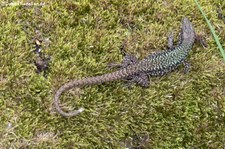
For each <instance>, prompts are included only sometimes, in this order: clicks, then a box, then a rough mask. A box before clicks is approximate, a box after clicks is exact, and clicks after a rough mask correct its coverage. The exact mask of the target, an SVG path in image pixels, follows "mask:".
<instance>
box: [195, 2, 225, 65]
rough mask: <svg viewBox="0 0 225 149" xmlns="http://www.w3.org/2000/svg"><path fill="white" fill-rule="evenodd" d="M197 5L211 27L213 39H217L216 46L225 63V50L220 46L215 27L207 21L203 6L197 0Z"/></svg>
mask: <svg viewBox="0 0 225 149" xmlns="http://www.w3.org/2000/svg"><path fill="white" fill-rule="evenodd" d="M195 3H196V5H197V6H198V9H199V10H200V11H201V13H202V15H203V16H204V18H205V20H206V22H207V24H208V26H209V29H210V31H211V33H212V35H213V37H214V39H215V41H216V44H217V46H218V48H219V49H220V52H221V54H222V56H223V59H224V61H225V52H224V50H223V47H222V45H221V44H220V41H219V38H218V36H217V35H216V33H215V30H214V29H213V26H212V25H211V23H210V21H209V20H208V19H207V17H206V15H205V13H204V12H203V10H202V8H201V6H200V5H199V3H198V1H197V0H195Z"/></svg>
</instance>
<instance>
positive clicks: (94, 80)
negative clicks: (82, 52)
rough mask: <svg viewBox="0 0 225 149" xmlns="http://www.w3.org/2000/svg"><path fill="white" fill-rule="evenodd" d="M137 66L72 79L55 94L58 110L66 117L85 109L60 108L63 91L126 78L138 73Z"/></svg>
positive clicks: (55, 103)
mask: <svg viewBox="0 0 225 149" xmlns="http://www.w3.org/2000/svg"><path fill="white" fill-rule="evenodd" d="M136 68H137V67H135V66H134V65H132V66H128V67H126V68H123V69H120V70H118V71H115V72H112V73H107V74H104V75H100V76H94V77H89V78H83V79H78V80H73V81H70V82H68V83H66V84H64V85H62V86H61V87H60V88H59V89H58V90H57V91H56V93H55V96H54V105H55V107H56V110H57V111H58V112H59V113H60V114H61V115H62V116H66V117H71V116H76V115H78V114H79V113H81V112H82V111H84V109H83V108H80V109H78V110H75V111H70V112H65V111H63V110H62V109H61V108H60V106H59V105H60V101H59V98H60V96H61V94H62V93H63V92H65V91H67V90H70V89H72V88H74V87H83V86H87V85H95V84H101V83H103V82H110V81H115V80H119V79H122V78H125V77H127V76H130V75H132V74H134V73H136V71H137V69H136Z"/></svg>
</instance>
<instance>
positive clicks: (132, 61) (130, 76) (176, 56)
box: [54, 17, 195, 117]
mask: <svg viewBox="0 0 225 149" xmlns="http://www.w3.org/2000/svg"><path fill="white" fill-rule="evenodd" d="M194 41H195V31H194V28H193V26H192V23H191V22H190V21H189V19H188V18H186V17H185V18H183V20H182V26H181V32H180V41H179V43H178V45H177V46H173V44H172V42H173V39H172V36H170V38H169V41H168V42H169V49H168V50H165V51H161V52H158V53H154V54H151V55H149V56H147V57H146V58H144V59H143V60H141V61H138V59H137V58H136V57H135V56H133V55H130V54H125V58H124V60H123V62H122V64H117V65H112V67H117V68H119V69H118V70H117V71H114V72H112V73H107V74H103V75H99V76H94V77H88V78H83V79H77V80H73V81H70V82H68V83H66V84H64V85H62V86H61V87H60V88H59V89H58V90H57V91H56V93H55V96H54V105H55V107H56V110H57V111H58V112H59V113H60V114H61V115H62V116H66V117H70V116H76V115H78V114H79V113H81V112H82V111H83V110H84V109H83V108H80V109H78V110H76V111H71V112H65V111H63V110H62V109H61V107H60V102H59V98H60V96H61V94H62V93H63V92H65V91H67V90H69V89H71V88H74V87H84V86H87V85H95V84H101V83H104V82H110V81H115V80H121V79H125V80H128V81H130V82H132V83H137V84H139V85H141V86H143V87H148V86H149V77H157V76H163V75H165V74H167V73H169V72H171V71H173V70H174V69H176V68H177V67H178V66H179V65H181V64H183V65H184V66H185V69H184V71H185V72H187V71H188V70H189V64H188V63H187V61H186V58H187V56H188V54H189V52H190V50H191V49H192V46H193V44H194Z"/></svg>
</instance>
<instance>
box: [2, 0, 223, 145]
mask: <svg viewBox="0 0 225 149" xmlns="http://www.w3.org/2000/svg"><path fill="white" fill-rule="evenodd" d="M41 2H45V5H44V6H42V7H40V6H29V7H26V6H1V4H0V7H1V10H0V19H1V22H0V24H1V25H0V34H1V36H0V55H1V59H0V91H1V92H0V95H1V96H0V107H1V108H0V113H1V117H0V137H1V138H2V139H1V140H0V148H125V146H126V147H130V148H131V147H137V146H139V147H143V148H191V147H192V148H223V147H224V145H225V144H224V142H225V140H224V137H225V126H224V119H225V110H224V109H225V108H224V107H225V98H224V97H225V77H224V72H225V64H224V62H223V61H222V57H221V55H220V54H219V51H218V50H217V47H216V44H215V42H214V40H213V38H212V37H211V34H210V32H209V29H208V27H207V24H206V23H205V22H204V19H203V17H202V16H201V14H200V12H199V11H198V9H197V7H196V6H195V4H194V2H193V1H191V0H184V1H182V2H181V1H170V0H167V1H157V2H156V1H153V0H149V1H144V0H141V1H134V0H129V1H118V0H115V1H107V0H99V1H93V0H86V1H76V2H74V1H67V2H63V1H61V2H59V1H56V2H54V3H53V2H49V1H41ZM201 5H202V7H203V9H204V11H205V12H206V14H207V15H208V17H209V19H210V20H211V21H212V23H213V24H214V25H215V29H216V32H217V34H218V35H220V38H221V41H224V37H225V36H224V35H225V32H224V31H225V28H224V22H223V20H220V19H218V18H217V8H218V7H221V8H224V7H225V6H224V2H223V1H218V2H215V1H212V0H210V1H202V2H201ZM222 12H223V11H222ZM183 16H187V17H188V18H190V19H191V20H192V22H193V24H194V26H195V29H196V31H197V32H198V33H201V34H203V35H204V37H205V38H206V41H207V43H208V46H209V47H208V48H207V49H204V48H202V47H201V46H199V45H195V46H194V47H193V50H192V52H191V54H190V56H189V58H188V60H189V61H190V63H191V64H192V68H191V71H190V72H189V73H188V74H184V73H183V70H182V69H183V67H180V68H179V69H178V70H176V71H174V72H172V73H170V74H168V75H166V76H164V77H161V78H151V86H150V87H149V88H147V89H143V88H141V87H138V86H135V87H133V88H131V89H128V88H126V87H124V84H123V83H122V81H118V82H112V83H104V84H102V85H96V86H92V87H87V88H82V89H78V90H71V91H69V92H68V93H67V94H66V95H64V96H63V99H62V100H63V101H64V103H66V105H67V106H68V108H69V109H72V108H73V107H76V108H79V107H81V106H82V107H84V108H85V109H86V110H85V111H84V112H83V113H82V114H80V115H79V116H77V117H72V118H64V117H61V116H60V115H58V114H57V113H56V112H55V110H54V107H53V105H52V103H53V96H54V93H55V91H56V89H57V88H58V87H59V86H61V85H62V84H63V83H65V82H67V81H69V80H71V79H76V78H82V77H88V76H93V75H98V74H103V73H107V72H110V71H111V70H108V69H107V67H106V65H107V64H108V63H110V62H119V61H121V60H122V56H121V54H120V52H119V49H120V47H121V45H122V44H124V43H125V48H126V50H127V51H128V52H130V53H133V54H135V55H137V56H138V57H139V58H143V57H144V56H146V55H148V54H150V53H152V52H155V51H159V50H160V49H162V50H163V49H165V48H166V46H167V45H166V44H167V35H168V33H169V32H170V31H174V33H175V35H176V39H177V35H178V32H179V30H180V24H181V18H182V17H183ZM36 39H38V40H40V41H42V43H41V44H42V52H43V53H44V54H45V55H48V56H50V57H51V63H50V69H49V70H48V72H47V74H46V76H43V73H40V74H37V73H36V72H35V70H36V68H35V65H34V63H33V61H34V60H35V57H36V56H35V54H34V52H33V50H35V49H34V46H35V44H34V42H35V40H36ZM222 43H223V42H222ZM223 46H224V44H223Z"/></svg>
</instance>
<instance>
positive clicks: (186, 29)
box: [181, 17, 195, 40]
mask: <svg viewBox="0 0 225 149" xmlns="http://www.w3.org/2000/svg"><path fill="white" fill-rule="evenodd" d="M181 31H182V38H183V40H188V39H194V36H195V31H194V28H193V26H192V23H191V22H190V20H189V19H188V18H186V17H184V18H183V20H182V27H181Z"/></svg>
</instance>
